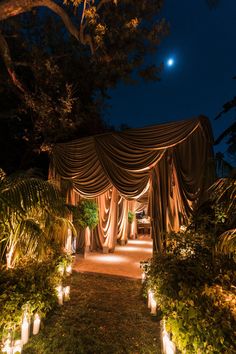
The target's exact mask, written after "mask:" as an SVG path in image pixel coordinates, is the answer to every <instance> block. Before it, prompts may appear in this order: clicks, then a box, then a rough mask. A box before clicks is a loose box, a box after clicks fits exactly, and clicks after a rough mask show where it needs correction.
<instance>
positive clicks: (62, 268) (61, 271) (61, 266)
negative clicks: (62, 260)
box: [58, 265, 65, 275]
mask: <svg viewBox="0 0 236 354" xmlns="http://www.w3.org/2000/svg"><path fill="white" fill-rule="evenodd" d="M64 270H65V269H64V266H63V265H60V266H59V267H58V272H59V273H60V274H61V275H63V274H64Z"/></svg>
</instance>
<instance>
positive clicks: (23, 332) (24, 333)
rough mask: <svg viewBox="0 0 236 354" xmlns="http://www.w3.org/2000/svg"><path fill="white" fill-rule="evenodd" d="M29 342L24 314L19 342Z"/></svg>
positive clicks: (27, 322) (27, 326) (27, 324)
mask: <svg viewBox="0 0 236 354" xmlns="http://www.w3.org/2000/svg"><path fill="white" fill-rule="evenodd" d="M28 340H29V321H28V320H27V316H26V314H25V315H24V318H23V321H22V324H21V342H22V344H23V345H24V344H26V343H27V342H28Z"/></svg>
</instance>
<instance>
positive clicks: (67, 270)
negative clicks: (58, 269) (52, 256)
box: [66, 264, 72, 275]
mask: <svg viewBox="0 0 236 354" xmlns="http://www.w3.org/2000/svg"><path fill="white" fill-rule="evenodd" d="M66 273H67V274H68V275H70V274H71V273H72V266H71V264H70V265H68V266H67V267H66Z"/></svg>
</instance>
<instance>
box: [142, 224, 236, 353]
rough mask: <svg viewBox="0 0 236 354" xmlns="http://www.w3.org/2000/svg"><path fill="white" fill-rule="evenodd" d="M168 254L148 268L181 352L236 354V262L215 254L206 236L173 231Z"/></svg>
mask: <svg viewBox="0 0 236 354" xmlns="http://www.w3.org/2000/svg"><path fill="white" fill-rule="evenodd" d="M168 243H169V246H168V248H167V252H166V254H163V255H160V254H159V255H156V256H155V257H154V258H153V259H152V261H151V262H150V263H149V264H146V265H145V266H144V268H145V269H146V273H147V281H146V285H145V287H146V289H148V288H151V289H153V291H154V293H155V298H156V301H157V304H158V308H159V316H160V317H164V318H165V319H166V328H167V330H168V331H169V332H170V333H171V334H172V338H173V341H174V342H175V343H176V345H177V347H178V349H179V350H181V351H182V352H184V353H186V354H188V353H198V352H202V353H225V354H226V353H233V352H234V351H235V346H234V344H235V343H234V321H235V290H234V289H235V285H236V278H235V271H236V267H235V263H234V262H233V261H232V260H231V261H230V260H229V259H227V258H225V257H223V256H218V257H217V259H214V262H213V259H212V257H211V249H210V248H209V244H208V242H205V238H204V235H202V236H199V235H196V233H195V232H192V231H187V232H186V233H179V234H172V235H171V236H170V237H169V238H168Z"/></svg>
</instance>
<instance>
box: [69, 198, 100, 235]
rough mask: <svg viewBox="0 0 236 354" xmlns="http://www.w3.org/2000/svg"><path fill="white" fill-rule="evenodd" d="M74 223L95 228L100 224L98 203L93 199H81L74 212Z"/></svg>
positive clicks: (83, 227)
mask: <svg viewBox="0 0 236 354" xmlns="http://www.w3.org/2000/svg"><path fill="white" fill-rule="evenodd" d="M73 214H74V215H73V222H74V225H75V226H76V225H77V226H79V227H80V228H82V229H85V228H86V227H89V228H90V229H93V228H94V227H95V226H96V225H97V224H98V205H97V204H96V203H95V202H94V201H93V200H85V199H84V200H81V201H80V202H79V204H78V206H77V207H76V208H74V213H73Z"/></svg>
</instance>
